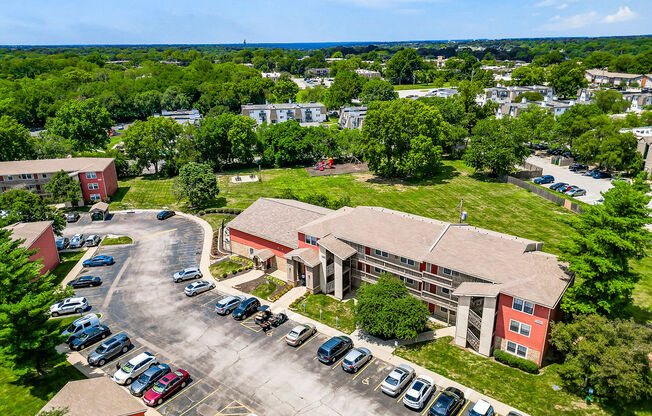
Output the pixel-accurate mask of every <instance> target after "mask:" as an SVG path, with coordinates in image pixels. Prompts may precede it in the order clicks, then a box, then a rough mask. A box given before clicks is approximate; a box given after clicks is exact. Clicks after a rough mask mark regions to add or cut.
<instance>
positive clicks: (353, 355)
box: [342, 347, 373, 373]
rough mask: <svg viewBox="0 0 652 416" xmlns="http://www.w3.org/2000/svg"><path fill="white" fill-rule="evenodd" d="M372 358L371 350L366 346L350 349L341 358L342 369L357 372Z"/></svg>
mask: <svg viewBox="0 0 652 416" xmlns="http://www.w3.org/2000/svg"><path fill="white" fill-rule="evenodd" d="M372 358H373V355H372V354H371V351H369V350H368V349H366V348H363V347H359V348H355V349H352V350H351V351H349V353H348V354H346V356H345V357H344V359H343V360H342V370H344V371H346V372H347V373H357V372H358V371H360V369H361V368H362V367H363V366H364V365H365V364H367V363H368V362H369V361H370V360H371V359H372Z"/></svg>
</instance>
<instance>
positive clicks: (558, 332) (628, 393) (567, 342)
mask: <svg viewBox="0 0 652 416" xmlns="http://www.w3.org/2000/svg"><path fill="white" fill-rule="evenodd" d="M550 343H551V344H552V345H553V346H554V347H555V348H556V349H557V350H559V351H560V352H561V353H562V354H564V357H565V359H564V363H563V364H562V365H561V367H560V368H559V376H560V377H561V379H562V380H563V382H564V384H565V385H566V386H567V387H568V388H569V389H570V390H571V391H575V392H578V393H585V392H586V388H588V387H591V388H593V389H594V390H595V392H596V394H597V395H599V396H601V397H603V398H605V400H607V401H610V402H612V403H613V404H615V405H617V406H619V407H624V406H625V405H627V404H629V403H634V402H639V403H640V402H643V401H645V400H648V399H650V397H652V370H651V369H650V358H649V357H650V356H652V329H650V328H647V327H645V326H643V325H638V324H636V323H634V322H633V321H624V320H619V319H616V320H609V319H607V318H605V317H603V316H599V315H582V316H578V317H576V318H575V319H574V320H573V321H572V322H570V323H565V324H564V323H558V324H555V323H553V324H552V331H551V337H550Z"/></svg>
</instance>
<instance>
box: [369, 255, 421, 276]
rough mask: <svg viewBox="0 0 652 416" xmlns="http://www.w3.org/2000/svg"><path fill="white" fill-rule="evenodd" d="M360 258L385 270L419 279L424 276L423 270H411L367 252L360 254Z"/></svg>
mask: <svg viewBox="0 0 652 416" xmlns="http://www.w3.org/2000/svg"><path fill="white" fill-rule="evenodd" d="M358 260H360V261H362V262H364V263H368V264H369V265H371V266H375V267H380V268H382V269H384V270H386V271H388V272H395V273H399V274H402V275H404V276H408V277H410V278H417V279H418V280H421V277H422V274H421V272H417V271H414V270H410V269H407V268H405V267H401V266H398V265H396V264H394V263H388V262H386V261H383V260H380V259H378V258H375V257H371V256H368V255H366V254H360V256H358Z"/></svg>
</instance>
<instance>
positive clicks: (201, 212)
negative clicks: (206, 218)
mask: <svg viewBox="0 0 652 416" xmlns="http://www.w3.org/2000/svg"><path fill="white" fill-rule="evenodd" d="M197 215H199V216H200V217H201V216H202V215H206V211H199V212H198V213H197Z"/></svg>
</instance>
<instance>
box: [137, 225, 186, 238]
mask: <svg viewBox="0 0 652 416" xmlns="http://www.w3.org/2000/svg"><path fill="white" fill-rule="evenodd" d="M176 230H177V229H176V228H170V229H169V230H164V231H158V232H155V233H151V234H145V235H141V236H140V237H137V238H136V240H142V239H144V238H147V237H153V236H155V235H159V234H165V233H171V232H172V231H176Z"/></svg>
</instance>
